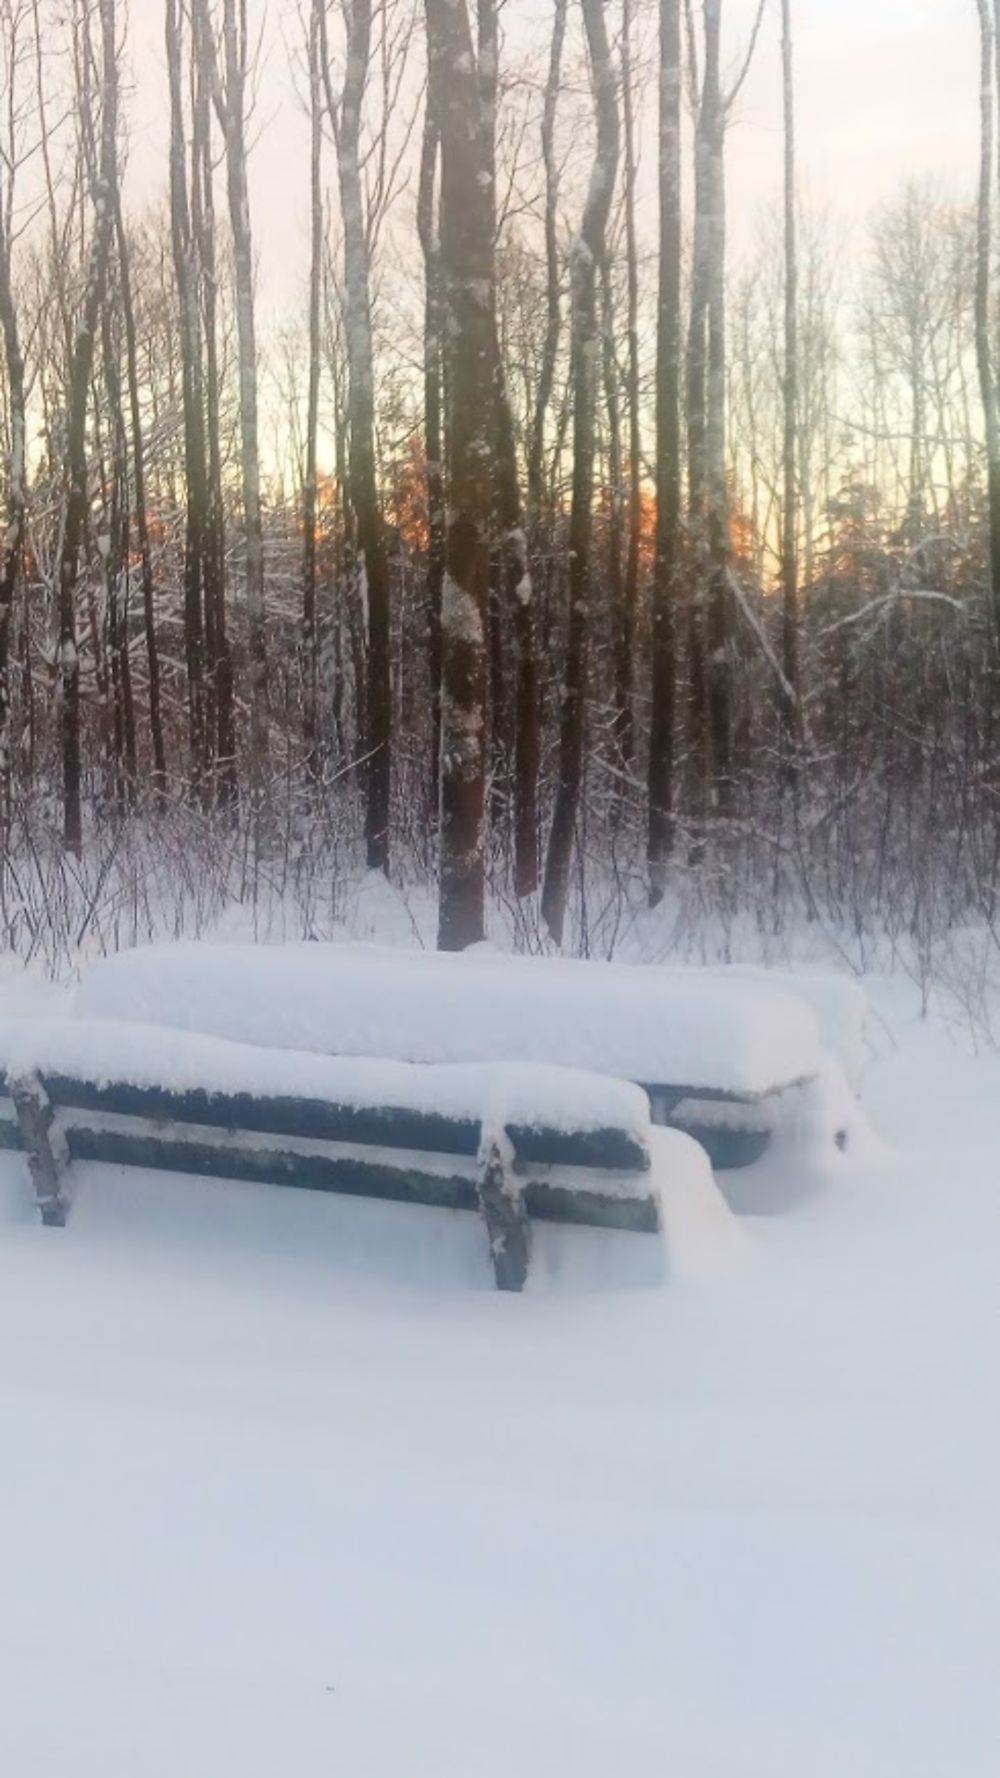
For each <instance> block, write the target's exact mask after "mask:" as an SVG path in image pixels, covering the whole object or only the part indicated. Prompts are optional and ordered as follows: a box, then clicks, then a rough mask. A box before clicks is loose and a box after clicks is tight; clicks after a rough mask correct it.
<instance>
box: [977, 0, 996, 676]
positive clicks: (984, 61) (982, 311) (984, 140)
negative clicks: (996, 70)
mask: <svg viewBox="0 0 1000 1778" xmlns="http://www.w3.org/2000/svg"><path fill="white" fill-rule="evenodd" d="M977 4H978V9H979V27H980V46H981V58H980V138H979V141H980V162H979V200H978V209H977V227H976V299H975V307H976V364H977V368H978V371H979V390H980V395H981V397H982V404H983V420H984V425H985V431H986V464H987V482H988V493H989V515H990V552H989V553H990V604H991V610H992V615H993V636H994V648H995V650H996V656H997V658H1000V411H998V404H997V387H996V377H995V374H994V369H993V352H992V345H991V338H990V332H991V329H990V319H991V317H990V306H991V294H992V251H993V141H994V132H995V124H994V114H993V106H994V76H993V57H994V35H993V21H992V18H991V16H990V11H989V5H988V0H977Z"/></svg>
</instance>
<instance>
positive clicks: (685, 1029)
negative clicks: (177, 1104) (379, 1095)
mask: <svg viewBox="0 0 1000 1778" xmlns="http://www.w3.org/2000/svg"><path fill="white" fill-rule="evenodd" d="M79 1008H80V1011H81V1012H83V1013H86V1014H87V1015H89V1016H93V1017H98V1018H124V1019H131V1020H142V1019H145V1020H150V1021H153V1022H155V1023H158V1024H164V1025H169V1026H172V1027H174V1028H176V1029H179V1030H188V1031H192V1032H200V1033H207V1034H211V1035H214V1036H217V1037H225V1038H231V1039H239V1040H240V1041H241V1042H244V1043H249V1044H261V1045H265V1046H267V1047H268V1048H272V1049H281V1048H285V1047H288V1048H291V1049H295V1050H300V1051H302V1050H308V1051H312V1052H316V1053H318V1054H321V1055H327V1056H368V1057H379V1058H383V1059H386V1060H394V1061H406V1062H411V1063H423V1064H432V1065H442V1064H448V1063H456V1062H479V1063H482V1064H490V1063H493V1064H498V1063H506V1062H512V1061H519V1062H526V1063H531V1064H535V1065H548V1064H552V1063H557V1064H559V1065H561V1066H565V1067H569V1068H577V1069H582V1070H585V1071H587V1072H589V1073H591V1074H595V1075H597V1074H599V1075H605V1076H611V1077H614V1078H616V1079H619V1080H624V1081H631V1082H634V1083H636V1084H638V1085H639V1086H641V1087H642V1088H643V1089H644V1090H645V1091H646V1093H647V1094H648V1097H649V1102H650V1106H651V1109H652V1117H653V1120H654V1121H655V1122H658V1123H663V1124H669V1125H672V1126H674V1127H675V1128H678V1129H681V1130H684V1131H685V1132H686V1133H687V1134H689V1135H691V1136H693V1137H694V1138H695V1139H696V1140H697V1141H698V1142H699V1143H700V1144H701V1145H702V1146H703V1147H704V1148H705V1149H706V1151H707V1153H708V1155H709V1158H710V1159H711V1161H712V1164H713V1166H715V1167H716V1168H728V1167H742V1166H747V1165H748V1164H750V1163H752V1162H754V1161H756V1160H758V1159H759V1158H760V1157H761V1155H762V1154H763V1153H764V1152H765V1150H766V1149H767V1147H768V1145H769V1143H770V1142H771V1140H772V1137H773V1134H774V1131H775V1129H776V1127H777V1126H778V1124H779V1122H780V1119H781V1117H782V1114H783V1111H784V1109H785V1108H786V1106H787V1105H788V1103H789V1098H790V1095H796V1098H797V1100H799V1101H800V1100H801V1099H802V1097H803V1094H802V1089H808V1088H809V1087H810V1085H811V1083H813V1082H814V1081H815V1080H816V1079H817V1077H818V1075H819V1073H820V1069H821V1065H822V1064H821V1047H820V1035H819V1031H818V1027H817V1020H816V1017H815V1015H814V1012H813V1009H812V1007H811V1006H809V1005H807V1004H806V1002H805V1001H804V1000H803V999H801V998H799V997H798V996H797V995H796V994H794V993H791V992H789V991H788V989H787V987H779V988H775V987H773V986H771V985H769V983H768V982H767V981H766V979H763V978H762V975H761V973H758V974H757V975H756V976H754V975H750V974H746V973H742V972H739V971H733V972H727V971H725V970H721V969H698V968H683V967H681V968H677V967H664V966H660V965H642V964H616V963H600V962H593V961H579V960H574V959H565V958H542V957H512V956H506V955H504V956H500V955H497V954H495V953H491V952H488V951H486V950H485V949H484V948H483V949H478V948H477V949H476V950H474V951H471V952H469V951H467V952H464V953H462V954H461V955H457V956H455V955H442V954H440V953H436V952H426V951H415V950H401V949H393V948H388V947H380V946H375V945H364V944H311V943H302V944H284V945H275V946H266V945H262V946H254V945H225V944H214V945H213V944H202V943H189V944H174V945H168V946H159V947H157V946H153V947H149V948H148V949H140V950H135V951H129V952H122V953H120V954H119V955H118V956H116V957H112V958H108V959H107V960H105V961H103V962H101V963H99V964H97V965H95V967H94V968H93V969H92V970H91V972H90V973H89V975H88V976H87V977H86V978H85V979H84V982H83V985H82V988H81V991H80V996H79Z"/></svg>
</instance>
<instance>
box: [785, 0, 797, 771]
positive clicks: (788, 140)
mask: <svg viewBox="0 0 1000 1778" xmlns="http://www.w3.org/2000/svg"><path fill="white" fill-rule="evenodd" d="M781 61H782V87H783V98H784V126H785V367H784V368H785V374H784V389H783V398H784V400H783V406H784V414H783V419H784V438H783V453H782V455H783V464H782V470H783V484H784V487H783V501H782V515H781V595H782V597H781V620H782V622H781V639H782V661H783V666H784V673H785V679H786V681H787V683H788V686H789V688H790V690H791V691H793V692H794V693H795V697H796V700H797V698H798V690H799V588H798V580H799V561H798V516H799V502H798V481H797V477H796V458H797V449H798V408H799V392H798V390H799V385H798V376H799V326H798V300H799V280H798V257H797V241H796V218H795V85H794V65H793V57H792V6H791V0H781ZM781 709H782V714H783V716H784V719H785V734H786V739H787V742H788V745H789V747H790V748H791V749H792V750H793V754H794V748H795V746H796V742H797V739H798V735H797V729H798V723H797V703H792V702H791V700H790V699H788V698H783V699H782V704H781ZM793 754H792V755H791V756H790V764H791V769H792V771H793V773H794V769H795V761H794V757H793Z"/></svg>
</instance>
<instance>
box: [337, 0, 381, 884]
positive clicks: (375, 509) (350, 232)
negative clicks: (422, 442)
mask: <svg viewBox="0 0 1000 1778" xmlns="http://www.w3.org/2000/svg"><path fill="white" fill-rule="evenodd" d="M325 17H326V10H325V6H324V7H323V19H324V29H325ZM345 18H346V23H347V60H346V67H345V72H344V87H343V92H342V93H341V95H340V98H339V100H337V99H336V97H335V96H334V94H333V90H332V83H331V79H330V60H329V55H328V53H327V52H326V47H325V38H324V55H323V74H324V80H325V81H326V87H327V99H328V109H329V111H330V121H331V124H332V126H333V130H334V135H335V137H336V144H337V168H338V173H339V179H340V209H341V219H342V222H343V229H344V330H345V336H346V342H347V376H348V402H349V409H350V444H349V456H348V462H349V478H350V489H351V504H352V506H353V508H354V515H355V520H356V523H357V552H358V578H359V590H360V592H361V595H362V605H363V607H364V608H366V609H367V614H368V653H367V711H368V729H367V751H368V760H367V772H366V783H367V797H366V804H365V844H366V849H367V858H368V867H369V869H370V870H382V871H386V870H388V868H389V796H390V789H391V744H392V681H391V674H390V659H389V562H388V557H387V555H386V547H385V532H384V527H383V522H382V509H381V506H380V504H379V497H378V482H377V474H376V462H375V381H374V371H373V364H372V314H371V279H370V265H369V246H368V231H367V227H366V221H365V209H364V195H363V192H362V167H361V106H362V101H363V99H364V91H365V81H366V79H367V75H368V64H369V59H370V55H371V28H372V6H371V0H350V4H349V5H348V6H347V7H346V8H345Z"/></svg>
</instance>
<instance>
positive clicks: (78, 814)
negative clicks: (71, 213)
mask: <svg viewBox="0 0 1000 1778" xmlns="http://www.w3.org/2000/svg"><path fill="white" fill-rule="evenodd" d="M100 24H101V145H100V155H99V160H98V168H97V178H96V182H95V187H94V193H93V210H94V221H93V233H92V237H91V243H90V252H89V256H88V264H87V276H86V284H85V287H84V296H83V304H82V308H81V312H80V317H79V320H78V322H77V327H76V335H75V339H74V342H73V355H72V361H71V365H70V377H69V395H68V403H67V410H68V411H67V419H66V459H65V487H66V499H65V510H64V514H63V525H62V539H61V543H60V549H59V679H60V704H59V729H60V745H61V753H62V769H63V843H64V845H65V847H66V850H67V851H68V852H71V853H73V854H75V855H76V856H77V857H79V855H80V853H81V851H82V849H83V804H82V786H81V776H80V656H79V652H78V649H77V639H76V587H77V578H78V575H79V569H80V550H81V546H82V544H83V541H84V535H85V530H86V524H87V394H88V391H89V388H90V378H91V371H92V368H93V363H94V345H95V338H96V334H97V326H98V321H99V318H100V313H101V306H102V304H103V302H104V294H105V287H106V283H107V275H108V259H109V256H110V249H111V231H112V227H113V225H114V204H113V191H114V169H113V162H114V160H115V157H116V155H117V152H118V143H117V129H118V63H117V45H116V41H115V33H116V20H115V0H100Z"/></svg>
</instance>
